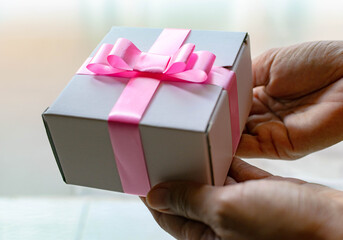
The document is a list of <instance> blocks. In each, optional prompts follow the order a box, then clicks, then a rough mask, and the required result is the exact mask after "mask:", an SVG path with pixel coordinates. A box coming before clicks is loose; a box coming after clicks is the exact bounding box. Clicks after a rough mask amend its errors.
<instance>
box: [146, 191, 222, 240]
mask: <svg viewBox="0 0 343 240" xmlns="http://www.w3.org/2000/svg"><path fill="white" fill-rule="evenodd" d="M141 199H142V201H143V202H144V204H145V205H146V206H147V208H148V209H149V211H150V212H151V215H152V216H153V218H154V219H155V221H156V222H157V223H158V225H159V226H160V227H161V228H163V229H164V230H165V231H166V232H168V233H169V234H170V235H172V236H173V237H175V238H176V239H188V240H198V239H204V240H216V239H218V240H219V238H217V237H216V234H215V233H214V232H213V231H212V229H211V228H210V227H208V226H207V225H205V224H203V223H201V222H197V221H193V220H190V219H187V218H184V217H180V216H176V215H170V214H167V213H160V212H158V211H156V210H153V209H151V208H150V207H149V206H148V204H147V202H146V199H145V198H141Z"/></svg>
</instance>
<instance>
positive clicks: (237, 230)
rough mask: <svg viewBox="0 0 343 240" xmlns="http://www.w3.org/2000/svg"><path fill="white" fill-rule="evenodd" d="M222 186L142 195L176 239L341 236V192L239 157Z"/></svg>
mask: <svg viewBox="0 0 343 240" xmlns="http://www.w3.org/2000/svg"><path fill="white" fill-rule="evenodd" d="M226 184H227V185H226V186H224V187H213V186H208V185H201V184H196V183H188V182H169V183H162V184H159V185H157V186H156V187H154V188H153V189H152V190H151V192H150V193H149V194H148V196H147V199H145V198H142V199H143V201H144V202H145V203H146V205H147V206H148V208H149V210H150V211H151V213H152V215H153V217H154V218H155V220H156V221H157V223H158V224H159V225H160V226H161V227H162V228H164V230H166V231H167V232H168V233H170V234H171V235H172V236H174V237H175V238H176V239H187V240H217V239H221V240H250V239H251V240H256V239H257V240H258V239H261V240H262V239H263V240H267V239H277V240H283V239H287V240H289V239H292V240H296V239H309V240H317V239H337V240H338V239H343V228H342V222H343V193H342V192H340V191H337V190H333V189H330V188H328V187H324V186H321V185H317V184H311V183H307V182H304V181H301V180H298V179H286V178H281V177H276V176H273V175H271V174H269V173H267V172H265V171H263V170H261V169H258V168H256V167H253V166H251V165H249V164H248V163H245V162H243V161H242V160H240V159H238V158H235V159H234V160H233V163H232V167H231V170H230V173H229V177H228V179H227V183H226Z"/></svg>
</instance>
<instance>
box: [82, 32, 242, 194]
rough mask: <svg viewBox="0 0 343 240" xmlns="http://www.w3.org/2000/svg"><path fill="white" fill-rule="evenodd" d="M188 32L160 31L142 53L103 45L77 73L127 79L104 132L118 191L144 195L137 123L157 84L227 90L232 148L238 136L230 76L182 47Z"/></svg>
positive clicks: (120, 43) (206, 55) (125, 45)
mask: <svg viewBox="0 0 343 240" xmlns="http://www.w3.org/2000/svg"><path fill="white" fill-rule="evenodd" d="M189 33H190V30H186V29H164V30H163V31H162V33H161V34H160V35H159V37H158V38H157V40H156V41H155V43H154V44H153V45H152V47H151V48H150V50H149V51H148V52H141V51H140V50H139V49H138V48H137V47H136V46H135V45H134V44H133V43H132V42H131V41H129V40H127V39H124V38H119V39H118V40H117V41H116V43H115V44H114V45H112V44H103V45H102V46H101V47H100V48H99V50H98V51H97V53H96V54H95V55H94V57H93V58H89V59H87V60H86V62H85V63H84V64H83V66H82V67H81V68H80V70H79V71H78V74H96V75H106V76H114V77H125V78H130V80H129V82H128V84H127V86H126V87H125V88H124V90H123V92H122V94H121V95H120V97H119V99H118V100H117V102H116V103H115V105H114V107H113V108H112V110H111V112H110V114H109V116H108V126H109V134H110V138H111V143H112V147H113V151H114V155H115V160H116V164H117V169H118V172H119V176H120V179H121V183H122V187H123V191H124V192H126V193H131V194H136V195H141V196H146V194H147V192H148V191H149V190H150V180H149V175H148V171H147V167H146V162H145V157H144V151H143V148H142V142H141V136H140V131H139V127H138V124H139V122H140V120H141V119H142V117H143V114H144V112H145V110H146V108H147V107H148V105H149V102H150V101H151V99H152V98H153V96H154V93H155V91H156V89H157V88H158V86H159V84H160V82H161V81H184V82H191V83H198V84H199V83H205V84H215V85H219V86H221V87H223V88H224V89H226V90H227V91H228V95H229V105H230V115H231V130H232V144H233V145H232V146H233V152H234V151H235V150H236V148H237V145H238V141H239V137H240V130H239V113H238V100H237V81H236V76H235V73H234V72H232V71H229V70H227V69H225V68H222V67H215V66H213V64H214V60H215V55H214V54H213V53H211V52H208V51H197V52H194V48H195V46H194V44H190V43H186V44H183V43H184V41H185V40H186V39H187V37H188V35H189Z"/></svg>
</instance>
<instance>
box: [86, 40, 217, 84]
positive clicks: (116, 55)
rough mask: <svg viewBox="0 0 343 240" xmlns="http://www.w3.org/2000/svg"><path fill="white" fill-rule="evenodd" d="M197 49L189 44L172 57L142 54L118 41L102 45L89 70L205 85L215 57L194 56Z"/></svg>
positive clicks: (208, 53) (196, 54) (130, 45)
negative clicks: (203, 83)
mask: <svg viewBox="0 0 343 240" xmlns="http://www.w3.org/2000/svg"><path fill="white" fill-rule="evenodd" d="M194 49H195V45H194V44H191V43H186V44H184V45H182V46H181V47H180V48H179V49H178V50H177V51H176V52H175V53H174V54H173V55H171V56H169V55H163V54H157V53H151V52H142V51H140V50H139V49H138V48H137V47H136V46H135V45H134V44H133V43H132V42H131V41H130V40H128V39H124V38H119V39H118V40H117V41H116V42H115V44H107V43H106V44H103V45H101V46H100V48H99V50H98V51H97V53H96V54H95V55H94V57H93V58H92V59H91V60H90V62H89V63H88V65H87V69H88V70H90V71H91V72H93V73H95V74H99V75H111V76H117V77H139V76H144V77H146V76H147V74H148V76H149V77H155V78H157V79H159V80H169V81H185V82H196V83H202V82H205V81H206V80H207V78H208V74H209V72H210V71H211V69H212V67H213V64H214V60H215V55H214V54H213V53H211V52H208V51H198V52H195V51H194Z"/></svg>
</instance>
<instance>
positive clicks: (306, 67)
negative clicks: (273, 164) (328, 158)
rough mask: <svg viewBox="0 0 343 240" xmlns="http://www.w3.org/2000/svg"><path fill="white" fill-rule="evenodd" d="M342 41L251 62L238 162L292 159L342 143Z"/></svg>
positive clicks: (302, 47) (311, 45) (298, 48)
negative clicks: (250, 97)
mask: <svg viewBox="0 0 343 240" xmlns="http://www.w3.org/2000/svg"><path fill="white" fill-rule="evenodd" d="M342 78H343V41H335V42H310V43H302V44H299V45H294V46H290V47H285V48H276V49H271V50H269V51H267V52H265V53H264V54H262V55H260V56H259V57H257V58H256V59H255V60H254V61H253V79H254V86H255V87H254V94H253V95H254V98H253V106H252V109H251V112H250V116H249V118H248V121H247V124H246V130H245V133H244V134H243V136H242V138H241V142H240V145H239V148H238V151H237V153H236V155H237V156H239V157H254V158H257V157H263V158H277V159H297V158H300V157H303V156H305V155H307V154H309V153H311V152H314V151H317V150H320V149H323V148H326V147H328V146H331V145H333V144H335V143H337V142H339V141H341V140H342V139H343V124H342V118H343V79H342Z"/></svg>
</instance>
